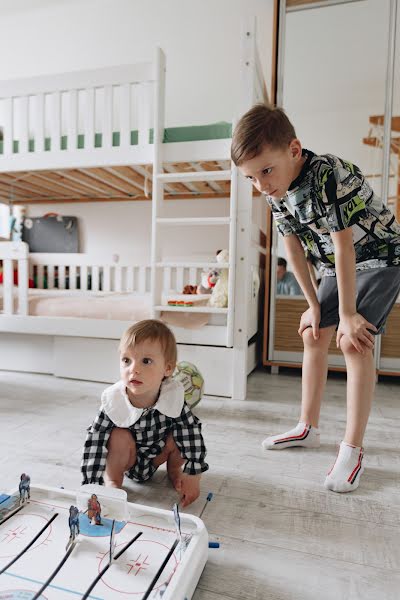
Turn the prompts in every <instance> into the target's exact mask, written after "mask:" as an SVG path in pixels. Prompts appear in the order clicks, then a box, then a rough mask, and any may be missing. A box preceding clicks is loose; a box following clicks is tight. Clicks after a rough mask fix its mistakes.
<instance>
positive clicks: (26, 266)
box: [0, 242, 259, 397]
mask: <svg viewBox="0 0 400 600" xmlns="http://www.w3.org/2000/svg"><path fill="white" fill-rule="evenodd" d="M0 261H2V267H3V284H2V285H1V286H0V368H1V369H4V370H15V371H25V372H34V373H44V374H45V373H46V374H52V375H55V376H58V377H66V378H74V379H83V380H88V381H99V382H104V383H112V382H114V381H116V380H117V379H118V377H119V365H118V343H119V339H120V336H121V334H122V332H123V331H124V330H125V329H127V328H128V327H129V326H130V325H131V324H132V323H133V322H135V321H138V320H141V319H145V318H151V316H152V313H151V305H152V304H151V294H150V292H151V290H150V285H151V276H150V275H151V269H150V267H149V266H148V265H132V264H120V263H118V264H115V263H114V264H109V263H106V262H104V261H103V262H102V261H100V260H99V259H98V258H97V260H93V258H91V257H89V256H87V255H85V254H58V255H57V254H40V253H34V254H29V251H28V247H27V245H26V244H24V243H12V242H10V243H5V242H3V243H1V244H0ZM253 270H254V276H253V281H252V290H251V294H252V298H253V301H252V303H251V310H250V313H249V315H248V318H249V321H250V328H249V339H250V338H253V337H255V334H256V332H257V329H258V314H259V306H258V304H259V294H258V290H257V289H256V288H257V278H258V265H257V261H256V254H255V256H254V266H253ZM200 274H201V269H200V268H193V267H187V268H185V267H182V266H180V267H166V268H165V269H164V274H163V281H164V285H163V296H164V301H165V304H167V303H168V301H174V302H175V301H179V302H181V303H182V302H184V303H186V305H187V306H188V310H187V312H186V311H185V312H179V313H177V312H173V310H172V308H171V311H165V312H162V313H161V318H162V319H163V320H164V321H165V322H166V323H167V324H169V326H170V327H171V329H172V330H173V332H174V334H175V337H176V340H177V343H178V360H185V361H189V362H193V363H194V364H196V366H197V367H198V368H199V369H200V371H201V373H202V374H203V377H204V380H205V393H206V394H209V395H216V396H226V397H232V396H235V389H234V381H235V378H234V377H233V369H234V365H235V360H237V357H235V352H236V350H235V348H234V347H233V346H227V340H228V338H229V336H228V314H227V312H228V309H226V310H225V311H221V313H220V314H215V313H208V312H207V309H208V306H207V302H208V298H209V296H207V295H185V294H179V293H178V292H179V291H181V288H182V287H184V285H187V284H189V283H190V282H191V281H196V280H197V281H199V280H200ZM29 283H30V285H31V286H35V287H31V288H29ZM249 293H250V290H249ZM163 303H164V302H163ZM246 361H247V365H246V373H249V372H251V371H252V370H253V369H254V367H255V365H256V362H257V358H256V342H255V340H254V341H253V340H251V343H250V344H249V348H248V352H247V353H246ZM227 373H231V374H232V376H231V377H229V376H228V377H227Z"/></svg>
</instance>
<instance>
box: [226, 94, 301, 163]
mask: <svg viewBox="0 0 400 600" xmlns="http://www.w3.org/2000/svg"><path fill="white" fill-rule="evenodd" d="M295 138H296V132H295V130H294V127H293V125H292V124H291V122H290V121H289V119H288V118H287V116H286V114H285V111H284V110H283V109H282V108H279V107H277V106H275V107H273V106H267V105H266V104H255V105H254V106H253V107H252V108H251V109H250V110H248V111H247V113H245V114H244V115H243V117H242V118H241V119H240V121H239V122H238V124H237V125H236V127H235V130H234V132H233V136H232V145H231V158H232V161H233V162H234V164H235V165H236V166H237V167H238V166H240V165H241V164H242V163H243V162H244V161H246V160H250V159H252V158H254V157H255V156H258V154H260V153H261V152H262V150H263V148H264V146H266V145H268V146H271V147H272V148H274V149H276V150H278V149H283V148H286V147H287V146H288V145H289V144H290V142H291V141H292V140H294V139H295Z"/></svg>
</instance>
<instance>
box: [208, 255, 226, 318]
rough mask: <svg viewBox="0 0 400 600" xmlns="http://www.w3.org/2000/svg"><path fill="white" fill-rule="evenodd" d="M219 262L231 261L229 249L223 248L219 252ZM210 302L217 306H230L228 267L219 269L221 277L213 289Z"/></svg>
mask: <svg viewBox="0 0 400 600" xmlns="http://www.w3.org/2000/svg"><path fill="white" fill-rule="evenodd" d="M217 262H218V263H225V262H229V253H228V250H221V251H220V252H219V253H218V254H217ZM208 304H209V306H214V307H215V308H226V307H227V306H228V269H219V278H218V281H217V283H216V284H215V286H214V287H213V289H212V292H211V298H210V299H209V301H208Z"/></svg>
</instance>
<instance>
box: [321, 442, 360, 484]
mask: <svg viewBox="0 0 400 600" xmlns="http://www.w3.org/2000/svg"><path fill="white" fill-rule="evenodd" d="M363 456H364V452H363V449H362V448H360V447H358V446H351V445H350V444H347V443H346V442H341V444H340V447H339V452H338V455H337V457H336V462H335V463H334V465H333V467H332V469H331V470H330V471H329V473H328V475H327V477H326V479H325V484H324V485H325V487H326V489H327V490H332V491H333V492H352V491H353V490H356V489H357V488H358V486H359V483H360V479H361V475H362V474H363V472H364V466H363V464H362V461H363Z"/></svg>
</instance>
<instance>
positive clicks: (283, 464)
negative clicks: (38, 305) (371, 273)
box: [0, 371, 400, 600]
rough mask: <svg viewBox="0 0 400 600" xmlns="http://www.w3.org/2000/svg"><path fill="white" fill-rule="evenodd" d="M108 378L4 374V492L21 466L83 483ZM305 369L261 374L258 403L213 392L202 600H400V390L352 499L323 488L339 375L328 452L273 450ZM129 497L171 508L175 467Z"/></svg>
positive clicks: (47, 479)
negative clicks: (91, 430)
mask: <svg viewBox="0 0 400 600" xmlns="http://www.w3.org/2000/svg"><path fill="white" fill-rule="evenodd" d="M102 389H104V386H103V384H95V383H87V382H79V381H69V380H64V379H56V378H53V377H47V376H39V375H29V374H17V373H9V372H0V448H1V453H0V489H1V490H3V491H6V490H8V489H10V488H11V487H15V486H16V484H17V482H18V479H19V475H20V473H21V472H22V471H26V472H29V473H30V475H31V477H32V480H33V481H35V482H38V483H43V484H48V485H54V486H64V487H66V488H67V487H68V488H76V487H77V486H79V484H80V473H79V463H80V458H81V448H82V444H83V440H84V436H85V427H86V426H88V425H89V424H90V421H91V419H92V417H93V415H94V414H95V411H96V407H97V406H98V403H99V397H100V393H101V391H102ZM299 400H300V378H299V375H298V374H296V373H293V374H286V375H282V374H280V375H269V374H267V373H264V372H262V371H259V372H256V373H254V374H253V375H252V376H251V377H250V381H249V396H248V400H246V401H243V402H239V401H230V400H225V399H224V400H223V399H220V398H205V399H203V401H202V403H201V404H200V406H199V407H198V411H197V413H198V415H199V416H200V417H201V419H202V421H203V423H204V434H205V437H206V442H207V445H208V450H209V455H208V457H209V463H210V467H211V468H210V471H209V472H208V473H206V474H205V475H204V477H203V484H202V497H201V499H199V500H198V501H197V502H196V503H195V504H193V505H192V506H191V507H190V508H189V510H188V512H191V513H193V514H199V512H200V510H201V508H202V506H203V504H204V500H205V497H206V495H207V492H209V491H212V492H213V493H214V499H213V501H212V502H211V503H210V504H209V505H208V506H207V509H206V510H205V512H204V514H203V519H204V521H205V523H206V525H207V527H208V530H209V533H210V539H211V540H213V541H218V542H220V544H221V546H220V548H219V549H211V550H210V551H209V561H208V563H207V566H206V568H205V571H204V573H203V575H202V577H201V579H200V583H199V587H198V589H197V592H196V594H195V596H194V599H195V600H222V599H235V600H236V599H237V600H250V599H257V600H317V599H318V600H399V598H400V591H399V590H400V542H399V539H400V453H399V450H400V385H399V383H398V382H397V381H392V382H390V383H380V384H379V385H378V388H377V393H376V400H375V404H374V408H373V411H372V416H371V420H370V423H369V427H368V431H367V436H366V439H365V464H366V469H365V473H364V476H363V478H362V480H361V485H360V487H359V489H358V490H357V491H356V492H354V493H353V494H347V495H345V494H343V495H340V494H335V493H333V492H327V491H325V490H324V488H323V486H322V483H323V480H324V477H325V474H326V471H327V470H328V469H329V467H330V466H331V464H332V462H333V460H334V458H335V455H336V444H337V443H338V442H339V441H340V440H341V436H342V434H343V431H344V419H345V381H344V380H342V379H338V378H335V379H331V380H329V382H328V387H327V393H326V399H325V403H324V406H323V411H322V422H321V442H322V446H321V448H320V449H318V450H311V449H310V450H308V449H291V450H286V451H281V452H267V453H266V454H263V453H262V450H261V448H260V442H261V440H262V439H263V437H264V436H266V435H267V434H272V433H279V432H283V431H285V430H286V429H288V428H290V427H291V426H292V425H293V424H294V423H296V419H297V416H298V405H299ZM127 490H128V493H129V499H130V500H132V501H136V502H139V503H145V504H149V505H154V506H159V507H163V508H170V507H171V506H172V504H173V502H174V501H175V498H176V496H175V493H174V491H173V490H172V489H171V487H170V486H169V483H168V481H167V478H166V472H165V471H164V470H160V471H159V472H158V473H157V474H156V475H155V478H154V480H153V481H152V482H149V483H147V484H144V485H138V484H134V483H131V482H129V481H128V482H127Z"/></svg>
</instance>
